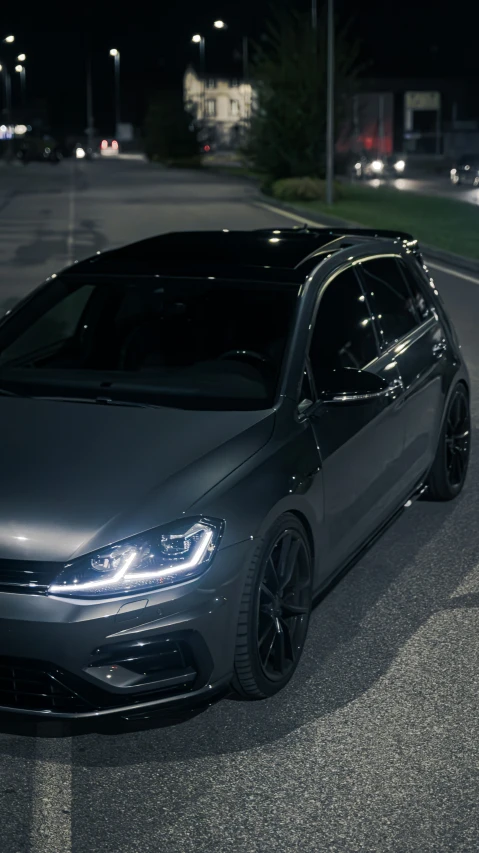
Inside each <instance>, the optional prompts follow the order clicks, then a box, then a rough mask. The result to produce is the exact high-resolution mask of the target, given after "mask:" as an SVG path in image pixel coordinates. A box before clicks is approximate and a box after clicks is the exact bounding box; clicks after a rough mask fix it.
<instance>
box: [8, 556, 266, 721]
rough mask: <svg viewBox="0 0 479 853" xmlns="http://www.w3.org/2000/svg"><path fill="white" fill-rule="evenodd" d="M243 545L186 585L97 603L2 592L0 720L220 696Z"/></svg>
mask: <svg viewBox="0 0 479 853" xmlns="http://www.w3.org/2000/svg"><path fill="white" fill-rule="evenodd" d="M255 544H256V543H253V542H252V541H251V540H248V541H247V542H242V543H239V544H237V545H234V546H230V547H228V548H224V549H223V550H220V551H219V552H218V554H217V555H216V557H215V559H214V561H213V563H212V565H211V567H210V569H209V570H208V571H207V572H206V573H205V574H204V575H203V576H202V577H200V578H197V579H196V580H193V581H189V582H187V583H184V584H179V585H177V586H173V587H169V588H166V589H164V590H156V591H154V592H151V591H149V592H147V593H144V594H138V595H135V596H128V597H124V598H115V599H108V600H104V601H87V600H76V599H75V600H73V599H65V598H59V597H54V596H46V595H35V594H26V593H17V592H0V712H2V713H3V712H14V713H21V714H29V715H34V716H37V717H38V716H41V717H49V718H63V719H79V718H87V717H98V716H105V715H110V714H115V715H120V716H125V715H128V716H131V715H138V714H140V713H141V712H142V711H147V710H151V709H153V708H158V709H161V708H165V710H166V709H169V710H171V709H176V708H185V707H194V706H195V705H196V704H201V703H203V702H205V701H208V699H209V698H210V697H212V696H213V695H214V694H215V693H216V692H217V691H222V690H224V689H225V688H226V686H227V685H228V684H229V682H230V680H231V674H232V670H233V658H234V647H235V641H236V628H237V622H238V612H239V606H240V601H241V596H242V592H243V587H244V580H245V572H246V570H247V566H248V562H249V557H250V553H251V550H252V548H253V547H254V546H255Z"/></svg>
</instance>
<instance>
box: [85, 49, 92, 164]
mask: <svg viewBox="0 0 479 853" xmlns="http://www.w3.org/2000/svg"><path fill="white" fill-rule="evenodd" d="M93 122H94V119H93V93H92V84H91V52H90V49H88V54H87V59H86V123H87V128H86V134H87V145H88V148H91V149H92V148H93Z"/></svg>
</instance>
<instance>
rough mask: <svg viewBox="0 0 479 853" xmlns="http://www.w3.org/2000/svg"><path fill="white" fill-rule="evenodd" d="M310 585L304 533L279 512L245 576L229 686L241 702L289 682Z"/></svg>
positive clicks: (261, 696) (305, 623)
mask: <svg viewBox="0 0 479 853" xmlns="http://www.w3.org/2000/svg"><path fill="white" fill-rule="evenodd" d="M288 558H289V559H288ZM288 576H289V580H288ZM312 581H313V558H312V554H311V548H310V545H309V541H308V537H307V535H306V531H305V529H304V527H303V525H302V524H301V522H300V521H299V519H298V518H297V517H296V516H295V515H293V514H292V513H285V514H284V515H282V516H280V518H278V520H277V521H276V522H275V524H273V526H272V527H271V528H270V530H269V531H268V533H267V535H266V537H265V539H264V540H263V543H262V544H261V545H260V546H259V547H258V550H257V551H256V554H255V555H254V557H253V559H252V561H251V563H250V566H249V568H248V573H247V576H246V582H245V587H244V592H243V596H242V599H241V606H240V614H239V619H238V629H237V635H236V648H235V660H234V678H233V683H232V687H233V689H234V691H235V692H236V694H238V695H239V696H240V697H241V698H243V699H250V700H254V699H266V698H268V697H269V696H273V695H274V694H275V693H278V692H279V691H280V690H282V689H283V687H285V685H286V684H287V683H288V681H289V680H290V678H291V677H292V675H293V673H294V672H295V670H296V667H297V665H298V662H299V659H300V657H301V653H302V650H303V646H304V641H305V639H306V634H307V631H308V624H309V617H310V614H311V600H312Z"/></svg>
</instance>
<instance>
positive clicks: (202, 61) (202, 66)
mask: <svg viewBox="0 0 479 853" xmlns="http://www.w3.org/2000/svg"><path fill="white" fill-rule="evenodd" d="M200 71H201V77H202V80H203V91H202V96H203V109H202V113H203V127H205V126H206V66H205V38H204V36H202V37H201V41H200Z"/></svg>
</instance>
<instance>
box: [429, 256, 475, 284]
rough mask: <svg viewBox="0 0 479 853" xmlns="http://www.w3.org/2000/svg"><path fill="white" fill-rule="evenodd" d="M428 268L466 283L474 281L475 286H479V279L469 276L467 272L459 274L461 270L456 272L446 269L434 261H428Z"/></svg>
mask: <svg viewBox="0 0 479 853" xmlns="http://www.w3.org/2000/svg"><path fill="white" fill-rule="evenodd" d="M427 265H428V267H432V269H434V270H439V272H445V273H447V275H455V276H456V278H463V279H464V281H472V283H473V284H479V278H475V277H474V276H473V275H468V274H467V273H465V272H459V270H455V269H453V268H452V267H444V266H442V264H436V262H435V261H434V262H433V261H429V260H428V261H427Z"/></svg>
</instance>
